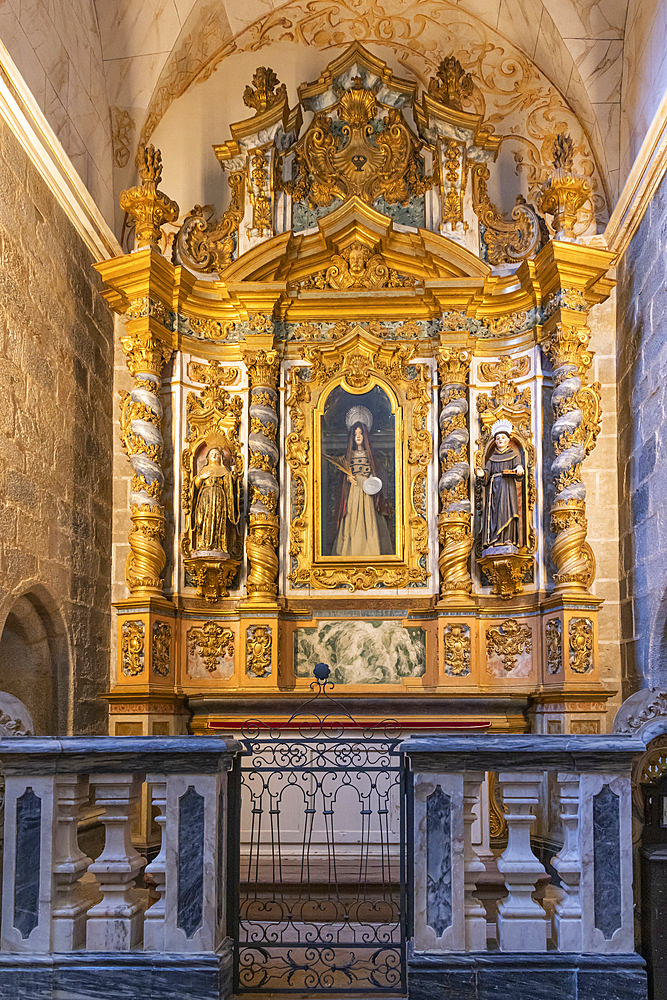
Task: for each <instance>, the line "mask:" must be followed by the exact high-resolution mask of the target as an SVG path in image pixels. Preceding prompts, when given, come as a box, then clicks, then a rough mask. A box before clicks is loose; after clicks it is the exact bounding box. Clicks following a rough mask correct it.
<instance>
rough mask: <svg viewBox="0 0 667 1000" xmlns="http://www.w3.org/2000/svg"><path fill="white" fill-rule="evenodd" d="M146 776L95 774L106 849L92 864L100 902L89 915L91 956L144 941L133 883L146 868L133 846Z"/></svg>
mask: <svg viewBox="0 0 667 1000" xmlns="http://www.w3.org/2000/svg"><path fill="white" fill-rule="evenodd" d="M142 782H143V775H136V774H92V775H91V776H90V783H91V784H92V785H93V787H94V789H95V804H96V805H99V806H103V807H104V813H103V815H102V816H101V817H100V818H101V820H102V823H103V824H104V831H105V836H104V850H103V851H102V853H101V854H100V856H99V858H97V860H96V861H94V862H93V864H92V865H91V866H90V868H89V871H91V872H93V873H94V874H95V876H96V878H97V881H98V883H99V887H100V889H101V891H102V899H101V900H100V902H99V903H96V904H95V906H93V907H91V909H90V910H89V911H88V921H87V925H86V947H87V949H88V951H129V950H130V949H132V948H136V947H137V946H138V945H139V943H140V941H141V927H142V919H141V918H142V907H141V903H140V902H139V900H138V899H137V898H136V896H135V893H134V891H133V887H134V880H135V878H136V876H137V875H138V874H139V871H140V870H141V868H142V867H143V865H144V864H145V863H146V862H145V858H142V857H141V856H140V855H139V854H137V852H136V851H135V849H134V847H133V846H132V837H131V828H132V818H133V817H132V813H133V809H134V806H135V804H136V802H137V801H138V799H139V796H140V794H141V785H142Z"/></svg>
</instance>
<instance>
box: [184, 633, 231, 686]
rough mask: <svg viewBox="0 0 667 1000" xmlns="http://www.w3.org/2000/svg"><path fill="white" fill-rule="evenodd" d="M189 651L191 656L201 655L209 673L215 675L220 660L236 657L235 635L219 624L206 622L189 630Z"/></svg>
mask: <svg viewBox="0 0 667 1000" xmlns="http://www.w3.org/2000/svg"><path fill="white" fill-rule="evenodd" d="M188 649H189V651H190V653H191V654H195V653H199V655H200V657H201V659H202V661H203V664H204V666H205V667H206V669H207V670H208V672H209V673H213V671H214V670H216V669H217V667H218V661H219V660H221V659H222V658H223V657H224V656H227V657H233V656H234V633H233V632H232V630H231V629H229V628H225V626H224V625H220V624H218V622H214V621H208V622H204V624H203V625H202V626H200V627H196V628H190V629H188Z"/></svg>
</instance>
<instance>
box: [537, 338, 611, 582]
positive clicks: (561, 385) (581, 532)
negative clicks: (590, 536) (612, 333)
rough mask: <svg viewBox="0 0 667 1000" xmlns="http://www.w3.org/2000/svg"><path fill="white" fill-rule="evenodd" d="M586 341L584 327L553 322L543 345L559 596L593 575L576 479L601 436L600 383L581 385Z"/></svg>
mask: <svg viewBox="0 0 667 1000" xmlns="http://www.w3.org/2000/svg"><path fill="white" fill-rule="evenodd" d="M589 338H590V330H589V329H588V327H585V326H582V327H572V326H566V325H564V324H562V323H558V324H556V326H555V327H554V329H553V331H552V332H551V334H550V335H549V336H548V338H547V339H546V340H545V341H543V343H542V349H543V350H544V352H545V354H546V355H547V356H548V358H549V359H550V361H551V366H552V368H553V378H554V389H553V392H552V395H551V405H552V408H553V414H554V423H553V427H552V429H551V439H552V441H553V445H554V451H555V458H554V460H553V462H552V464H551V474H552V477H553V481H554V486H555V488H556V497H555V499H554V503H553V506H552V508H551V527H552V530H553V532H554V533H555V535H556V537H555V539H554V542H553V545H552V548H551V558H552V559H553V562H554V564H555V566H556V573H555V574H554V579H555V581H556V590H557V591H559V592H562V591H571V590H574V591H585V590H587V589H588V587H589V586H590V584H591V582H592V580H593V578H594V576H595V558H594V556H593V552H592V549H591V547H590V545H589V544H588V542H587V541H586V528H587V521H586V487H585V485H584V483H583V481H582V478H581V467H582V463H583V461H584V459H585V458H586V456H587V455H589V454H590V452H591V451H592V450H593V448H594V447H595V442H596V439H597V436H598V434H599V432H600V416H601V405H600V384H599V383H598V382H595V383H593V385H590V386H589V385H585V384H583V383H584V379H585V375H586V372H587V371H588V369H589V368H590V367H591V364H592V361H593V357H592V354H591V352H590V351H589V350H588V341H589Z"/></svg>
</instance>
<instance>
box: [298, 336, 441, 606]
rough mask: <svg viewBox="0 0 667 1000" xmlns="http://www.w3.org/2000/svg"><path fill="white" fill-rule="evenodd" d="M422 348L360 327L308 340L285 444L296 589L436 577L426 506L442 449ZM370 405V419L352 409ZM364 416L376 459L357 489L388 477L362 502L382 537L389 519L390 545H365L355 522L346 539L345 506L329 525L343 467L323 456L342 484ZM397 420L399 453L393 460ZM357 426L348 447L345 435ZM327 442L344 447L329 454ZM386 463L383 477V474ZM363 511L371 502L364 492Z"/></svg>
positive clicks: (412, 582) (365, 447)
mask: <svg viewBox="0 0 667 1000" xmlns="http://www.w3.org/2000/svg"><path fill="white" fill-rule="evenodd" d="M413 353H414V347H413V346H412V345H397V344H396V343H395V342H394V343H391V344H387V343H386V342H384V341H382V340H380V339H379V338H377V337H375V336H374V335H373V334H371V333H369V331H367V330H364V329H363V328H361V327H356V328H354V329H353V330H352V331H350V333H348V334H347V336H346V337H345V338H343V340H341V341H338V342H337V343H336V344H327V345H325V346H322V347H307V348H306V349H305V351H304V363H303V364H298V365H295V366H293V367H291V368H290V369H289V370H288V373H287V379H286V385H287V388H288V397H287V411H288V424H289V430H288V433H287V436H286V441H285V454H286V459H287V465H288V468H289V470H290V478H291V486H290V500H289V502H290V518H289V521H290V526H289V533H290V544H289V554H290V567H289V572H288V582H289V584H290V586H291V588H292V589H294V590H303V589H304V588H310V589H311V590H334V589H342V590H348V591H349V590H352V591H356V590H372V589H375V588H389V587H390V588H402V587H425V586H427V581H428V579H429V578H430V576H431V570H430V568H429V565H428V560H429V545H428V514H427V477H428V474H429V465H430V463H431V459H432V455H433V441H432V436H431V433H430V431H429V429H428V414H429V408H430V406H431V377H430V371H429V368H428V365H425V364H414V363H411V360H412V356H413ZM337 397H338V398H337ZM374 397H375V401H374ZM333 404H335V406H333ZM380 404H382V405H380ZM332 406H333V408H334V409H335V410H336V412H335V413H334V414H333V415H332V413H331V410H332ZM363 410H366V412H367V417H366V418H363V415H362V419H361V421H359V420H356V421H355V420H353V419H352V417H354V413H353V414H352V417H351V416H350V411H355V412H356V415H357V416H359V412H361V411H363ZM382 411H384V418H385V419H384V424H383V412H382ZM389 417H390V419H389ZM348 423H349V426H348ZM359 423H361V424H362V425H363V424H366V425H368V424H370V423H372V424H373V426H372V427H370V426H366V433H365V435H363V436H364V441H363V442H361V441H360V445H359V447H360V449H361V450H362V451H364V452H365V453H367V454H368V453H370V456H369V458H370V461H369V468H368V469H367V470H366V474H363V473H357V475H356V480H357V484H356V486H355V485H352V484H351V485H350V487H349V490H350V493H351V492H352V491H353V490H355V489H357V490H359V493H358V494H357V498H359V497H360V496H361V493H362V489H361V485H362V481H363V482H365V481H366V479H368V478H369V475H373V476H375V478H376V480H379V485H378V483H377V482H376V484H375V485H376V486H377V489H378V493H379V494H380V495H379V496H377V494H371V495H370V496H368V495H367V497H366V499H364V500H363V504H364V507H363V511H364V512H365V517H366V521H368V519H369V518H370V520H371V522H372V521H373V520H375V521H376V523H377V525H378V526H379V527H378V533H379V537H380V539H382V537H383V530H382V522H383V521H384V522H385V523H384V528H386V529H387V531H386V533H385V535H384V537H385V538H386V534H387V533H388V534H389V537H390V542H391V544H390V545H389V548H387V545H386V544H385V545H384V546H383V545H382V544H380V547H379V549H378V547H377V545H376V547H375V549H374V550H372V546H370V547H366V552H364V551H361V550H363V549H364V548H365V546H364V545H363V544H361V545H360V544H359V537H360V536H359V535H358V534H357V535H355V534H354V533H353V532H348V536H349V537H347V538H346V544H343V542H342V541H341V533H342V534H345V531H344V528H345V524H344V515H343V519H342V520H341V519H340V518H339V521H338V523H337V524H336V536H337V537H336V538H335V539H334V533H333V531H332V530H328V531H327V521H328V519H330V518H331V516H332V511H331V509H329V508H328V507H327V500H325V501H324V502H323V500H322V496H323V492H324V489H328V487H327V485H326V482H336V479H335V477H334V476H327V474H326V473H325V474H324V476H323V475H322V468H323V463H326V464H327V465H328V464H331V465H332V467H333V469H334V471H335V472H336V476H337V477H338V480H337V483H338V486H337V487H336V488H338V487H339V485H340V483H341V482H342V481H343V480H344V478H345V476H346V475H347V474H348V473H349V471H350V470H347V472H346V471H345V469H344V468H341V466H342V467H345V466H346V458H349V457H350V455H349V454H348V455H345V454H343V452H344V451H346V450H347V451H348V452H349V448H350V439H351V435H352V432H353V431H354V426H353V425H355V426H356V427H358V426H359ZM390 425H391V429H392V432H393V454H392V455H391V457H392V461H391V462H390V463H387V461H386V458H387V454H388V452H389V451H390V449H389V448H388V443H389V434H388V427H389V426H390ZM357 433H358V432H357ZM348 435H349V438H348V445H347V449H346V448H344V447H343V444H344V441H345V438H346V437H347V436H348ZM332 445H333V447H332ZM326 448H330V450H333V451H336V452H337V454H335V455H329V454H328V452H327V451H326V450H325V449H326ZM375 450H377V451H378V455H376V454H374V451H375ZM380 453H382V454H380ZM355 457H356V456H355ZM380 459H382V461H380ZM388 464H389V465H390V466H391V470H390V475H389V476H387V468H386V467H387V465H388ZM380 466H382V467H383V469H384V471H383V473H382V475H383V476H384V477H385V478H384V479H383V478H382V476H376V475H375V474H376V473H377V472H378V471H379V469H380ZM323 479H324V480H325V481H326V482H325V483H324V487H323ZM364 492H365V491H364ZM382 492H384V493H385V496H384V497H383V496H382ZM374 496H375V497H377V499H373V497H374ZM328 499H329V500H330V498H328ZM334 502H335V498H334ZM348 510H349V507H348ZM355 511H356V513H357V514H359V513H360V512H361V511H362V507H361V500H359V505H358V506H357V507H356V508H355ZM388 519H389V520H388ZM371 550H372V551H371Z"/></svg>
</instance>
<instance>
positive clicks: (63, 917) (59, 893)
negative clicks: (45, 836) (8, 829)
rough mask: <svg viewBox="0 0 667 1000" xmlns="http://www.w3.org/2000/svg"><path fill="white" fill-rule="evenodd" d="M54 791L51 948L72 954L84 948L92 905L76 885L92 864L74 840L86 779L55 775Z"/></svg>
mask: <svg viewBox="0 0 667 1000" xmlns="http://www.w3.org/2000/svg"><path fill="white" fill-rule="evenodd" d="M54 791H55V803H54V804H55V816H54V820H55V823H54V825H55V830H54V838H53V839H54V845H53V855H54V856H53V874H54V881H55V885H54V890H55V892H54V908H53V911H52V914H51V918H52V923H51V947H52V949H53V951H75V950H76V949H77V948H83V947H84V945H85V941H86V912H87V911H88V909H89V907H90V906H91V902H92V901H91V900H90V899H89V898H88V897H87V896H86V895H85V893H84V891H83V889H82V887H81V885H80V883H79V879H80V878H81V876H82V875H83V874H84V873H85V872H86V871H87V870H88V866H89V865H90V863H91V862H90V858H88V857H86V855H85V854H84V853H83V851H81V850H80V849H79V843H78V839H77V834H78V823H79V816H80V814H81V808H82V806H83V805H85V803H86V802H87V801H88V779H87V778H82V777H80V776H79V775H76V774H59V775H56V778H55V789H54Z"/></svg>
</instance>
